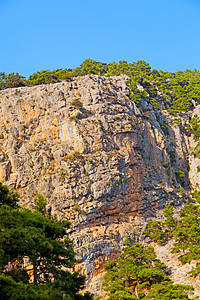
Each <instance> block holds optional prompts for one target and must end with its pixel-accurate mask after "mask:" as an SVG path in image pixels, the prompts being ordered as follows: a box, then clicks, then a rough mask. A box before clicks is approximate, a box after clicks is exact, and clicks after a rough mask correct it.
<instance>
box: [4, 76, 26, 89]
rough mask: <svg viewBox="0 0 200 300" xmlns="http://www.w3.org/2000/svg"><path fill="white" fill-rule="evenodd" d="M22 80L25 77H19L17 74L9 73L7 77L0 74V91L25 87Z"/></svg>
mask: <svg viewBox="0 0 200 300" xmlns="http://www.w3.org/2000/svg"><path fill="white" fill-rule="evenodd" d="M24 79H25V77H23V76H21V75H19V74H18V73H16V74H15V73H10V74H8V75H6V74H5V73H0V90H1V89H7V88H16V87H20V86H25V81H24Z"/></svg>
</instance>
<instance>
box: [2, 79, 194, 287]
mask: <svg viewBox="0 0 200 300" xmlns="http://www.w3.org/2000/svg"><path fill="white" fill-rule="evenodd" d="M127 79H128V77H127V76H125V75H120V76H113V77H109V78H108V77H104V76H97V75H87V76H84V77H77V78H74V79H73V80H72V81H70V82H60V83H55V84H49V85H40V86H35V87H29V88H28V87H22V88H18V89H7V90H5V91H1V92H0V103H1V105H0V116H1V118H0V151H1V152H0V180H2V181H3V182H4V183H6V184H8V185H9V187H10V188H15V189H17V190H18V192H19V193H20V195H21V197H22V199H23V204H25V205H26V206H27V207H30V208H31V207H32V205H33V199H34V197H35V195H37V194H40V193H42V194H43V195H44V196H45V197H46V198H47V199H48V207H49V209H51V212H52V213H53V214H55V213H56V214H57V216H58V217H59V218H62V219H69V220H71V222H72V226H71V231H70V235H71V238H72V239H73V241H74V246H75V250H76V253H77V260H78V264H77V268H78V267H81V269H82V272H83V273H85V274H86V275H87V279H88V280H87V288H89V289H90V290H91V291H95V292H97V291H101V290H102V287H101V284H100V283H101V281H102V274H103V273H102V266H103V264H104V263H105V262H106V261H107V260H108V259H111V258H112V259H116V258H117V256H118V255H119V253H120V249H121V247H122V246H123V241H124V239H125V236H126V235H128V236H129V238H130V240H131V241H132V242H135V241H141V239H142V234H143V231H144V228H145V224H146V222H147V221H148V220H149V219H150V218H159V217H161V213H160V212H161V210H162V209H163V207H164V205H165V204H166V203H167V202H170V203H173V204H174V205H175V207H176V206H177V207H180V205H181V203H182V194H181V193H180V192H179V190H178V189H179V187H180V183H179V182H178V181H177V177H176V172H179V171H182V172H184V174H185V176H184V199H187V198H188V197H189V194H188V193H189V186H190V181H189V176H190V178H192V183H193V184H194V185H196V184H197V181H199V176H200V175H199V174H200V173H199V174H198V175H196V174H195V176H194V175H192V173H194V170H195V166H194V167H192V173H191V172H190V175H189V174H188V161H187V157H188V156H187V154H188V153H189V152H190V147H191V143H192V137H188V136H186V135H185V134H184V132H183V131H182V130H181V128H182V127H184V126H185V123H187V122H186V121H185V119H184V118H183V120H182V124H181V125H180V124H179V125H177V124H175V123H174V121H173V118H172V117H170V115H169V114H168V113H167V112H165V111H162V112H161V111H157V112H155V111H154V110H153V107H152V106H151V104H149V103H148V99H147V100H144V101H143V102H142V105H141V107H142V108H143V109H139V108H138V107H137V106H136V105H135V103H133V102H131V101H130V100H129V88H128V86H127V85H126V80H127ZM164 120H167V122H168V124H169V125H170V127H169V132H168V133H167V134H166V133H164V132H163V130H162V129H161V126H160V124H161V123H162V122H163V121H164ZM195 164H197V162H195ZM195 171H196V170H195Z"/></svg>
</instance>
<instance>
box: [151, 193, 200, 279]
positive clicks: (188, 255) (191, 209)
mask: <svg viewBox="0 0 200 300" xmlns="http://www.w3.org/2000/svg"><path fill="white" fill-rule="evenodd" d="M192 195H193V197H194V198H195V199H196V200H197V202H199V201H200V192H197V191H196V190H195V191H194V193H192ZM164 216H165V221H164V222H160V221H150V222H149V224H148V226H147V229H146V232H145V233H146V234H147V235H148V236H149V237H150V238H151V240H153V241H155V242H157V243H159V244H161V243H162V242H164V241H166V240H167V239H168V238H172V237H173V238H174V240H175V242H174V246H173V249H172V252H173V253H177V254H179V260H180V261H181V262H182V263H183V264H185V263H190V262H191V261H192V260H199V259H200V205H199V204H192V203H190V204H188V203H187V204H186V205H185V206H184V207H183V208H182V210H181V212H180V215H179V218H178V219H177V220H176V219H175V218H174V217H173V207H172V206H171V205H168V206H167V207H166V208H165V210H164ZM190 274H192V276H197V275H199V274H200V264H199V263H198V264H197V267H196V268H194V269H193V270H192V271H191V272H190Z"/></svg>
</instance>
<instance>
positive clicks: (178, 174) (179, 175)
mask: <svg viewBox="0 0 200 300" xmlns="http://www.w3.org/2000/svg"><path fill="white" fill-rule="evenodd" d="M175 176H176V179H177V181H178V182H179V183H180V184H183V183H184V177H185V173H184V172H183V171H178V172H175Z"/></svg>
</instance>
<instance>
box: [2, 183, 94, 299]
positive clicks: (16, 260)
mask: <svg viewBox="0 0 200 300" xmlns="http://www.w3.org/2000/svg"><path fill="white" fill-rule="evenodd" d="M44 199H45V198H43V197H42V195H39V197H36V203H37V205H38V206H36V209H37V210H35V211H31V210H29V209H26V208H23V207H19V206H17V201H18V197H16V193H15V192H13V191H9V190H8V188H7V187H6V186H4V185H2V184H1V185H0V275H1V277H0V293H2V291H4V293H5V290H6V293H8V294H9V295H12V297H11V296H10V298H8V299H32V298H26V297H25V294H26V293H25V291H27V295H29V294H30V293H29V292H30V291H32V290H34V293H35V294H36V295H37V296H35V298H33V299H92V297H91V295H89V294H87V295H86V296H83V295H81V294H78V292H79V290H80V289H81V288H83V286H84V282H85V278H84V276H82V275H80V274H79V273H78V272H74V273H70V272H69V270H68V269H69V268H72V267H73V266H74V263H75V257H74V250H73V245H72V241H71V240H70V239H69V237H68V234H67V229H68V228H69V226H70V222H69V221H58V220H57V218H56V217H53V216H48V215H46V214H45V211H46V207H44ZM41 203H42V205H41ZM25 258H26V259H28V261H29V268H28V269H27V268H26V267H25V265H24V259H25ZM8 265H9V268H8ZM21 293H22V294H23V293H25V294H24V296H23V297H24V298H23V297H22V298H20V297H19V298H17V297H18V296H17V297H15V296H13V295H14V294H18V295H20V294H21ZM34 293H33V294H34ZM43 294H45V295H46V296H45V297H46V298H42V297H43V296H42V295H43ZM48 295H49V296H48ZM52 295H55V297H53V296H52ZM27 297H28V296H27ZM84 297H86V298H84Z"/></svg>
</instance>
